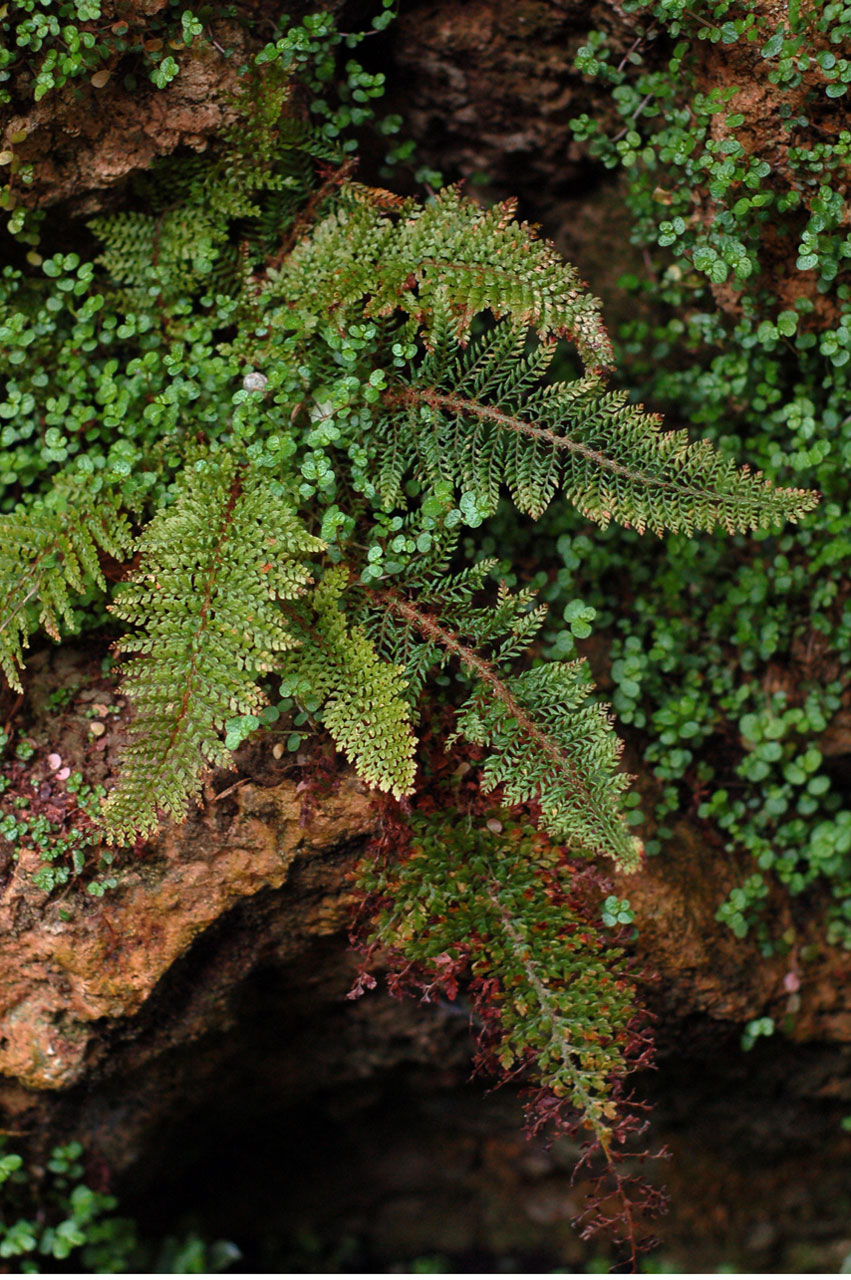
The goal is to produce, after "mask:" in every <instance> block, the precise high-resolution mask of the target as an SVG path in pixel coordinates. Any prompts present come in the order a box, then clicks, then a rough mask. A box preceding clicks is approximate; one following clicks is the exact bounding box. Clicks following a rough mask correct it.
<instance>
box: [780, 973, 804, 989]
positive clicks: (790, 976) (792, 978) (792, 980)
mask: <svg viewBox="0 0 851 1280" xmlns="http://www.w3.org/2000/svg"><path fill="white" fill-rule="evenodd" d="M783 986H784V987H785V988H786V990H787V991H789V992H794V991H798V990H799V989H800V986H801V979H800V978H799V977H798V975H797V973H792V972H791V970H790V972H789V973H787V974H786V977H785V978H784V979H783Z"/></svg>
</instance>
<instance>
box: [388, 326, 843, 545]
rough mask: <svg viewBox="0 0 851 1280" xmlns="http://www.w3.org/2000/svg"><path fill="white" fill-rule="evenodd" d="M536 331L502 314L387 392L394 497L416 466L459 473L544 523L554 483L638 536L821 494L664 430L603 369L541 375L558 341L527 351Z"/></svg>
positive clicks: (729, 521) (458, 477)
mask: <svg viewBox="0 0 851 1280" xmlns="http://www.w3.org/2000/svg"><path fill="white" fill-rule="evenodd" d="M525 344H526V334H525V332H524V331H521V330H518V329H516V328H514V327H513V326H511V325H509V324H507V323H504V324H502V325H497V327H496V329H495V330H494V331H493V332H492V333H489V334H487V335H486V336H485V337H484V338H482V339H481V340H479V341H477V342H474V343H472V344H471V345H470V347H469V348H468V349H467V350H463V351H459V350H458V349H457V347H456V349H455V351H454V352H453V353H452V354H451V356H450V354H449V352H448V350H447V345H446V343H444V342H442V343H440V344H439V345H438V346H437V347H436V349H435V351H434V352H433V353H432V354H431V355H430V356H427V357H426V359H425V360H424V361H423V362H422V363H421V364H420V365H419V366H417V367H416V368H414V369H412V370H411V378H410V381H409V382H407V383H406V384H396V385H394V386H392V387H390V388H388V390H387V391H386V392H385V393H384V396H383V404H384V407H385V413H384V415H383V416H382V417H381V418H380V419H379V421H378V422H377V423H376V442H375V445H374V449H375V453H376V455H377V458H380V457H381V456H383V455H385V454H386V455H387V456H388V457H390V458H392V459H394V460H395V464H394V468H393V470H392V472H391V471H388V469H387V468H386V467H385V468H383V469H382V470H381V471H380V472H379V483H380V484H381V485H382V486H383V496H384V497H385V501H387V502H388V503H393V502H395V501H398V496H399V493H400V486H401V483H402V481H403V478H404V477H405V475H406V474H407V473H408V472H410V471H411V470H414V471H419V472H421V471H423V470H424V471H425V474H426V476H427V477H428V479H429V480H430V481H431V483H432V484H433V485H434V484H437V483H439V482H440V481H441V480H450V481H451V482H452V483H454V484H455V485H456V486H457V487H458V488H460V489H462V490H463V491H466V492H467V493H468V494H470V495H471V496H472V497H473V499H474V500H475V504H476V507H477V509H478V511H479V514H480V515H488V514H492V513H493V512H494V511H495V510H496V505H497V502H498V499H499V495H500V490H501V487H502V485H505V487H506V488H507V489H508V491H509V493H510V495H511V497H512V499H513V501H514V503H515V505H516V506H517V507H518V509H519V510H520V511H523V512H526V513H528V514H529V515H531V516H532V517H533V518H534V519H537V518H538V517H539V516H540V515H541V514H542V513H543V511H544V510H545V508H546V507H547V505H548V504H549V502H550V500H551V499H552V497H553V495H554V493H555V492H556V490H557V488H561V489H562V490H563V492H564V493H565V496H566V497H567V498H569V499H570V501H571V502H572V503H573V504H574V505H575V506H576V507H577V508H578V509H579V510H580V511H581V512H582V514H583V515H585V516H587V517H588V518H589V519H592V520H595V521H596V522H597V523H598V524H601V525H604V526H605V525H607V524H608V523H609V521H610V520H612V519H614V520H617V521H618V522H619V523H620V524H623V525H633V526H634V527H635V528H636V529H638V530H639V531H640V532H643V531H644V530H645V529H651V530H653V532H655V533H662V532H663V531H664V530H671V531H673V532H682V533H688V534H691V533H693V532H694V531H695V530H698V529H703V530H707V531H708V530H711V529H713V528H716V527H719V526H720V527H721V528H723V529H725V530H727V532H729V533H735V532H743V531H746V530H749V529H758V528H768V527H771V526H776V525H778V524H782V523H784V522H785V521H787V520H794V519H799V518H800V517H801V516H802V515H803V514H804V513H805V512H807V511H810V510H812V508H813V507H814V506H815V505H816V503H817V502H818V496H817V495H816V494H813V493H810V492H807V491H806V490H802V489H775V488H773V487H772V486H771V484H770V483H769V482H768V481H766V480H764V479H763V477H762V476H761V474H759V473H751V472H749V471H748V470H747V468H741V469H740V468H738V467H737V466H736V464H735V462H734V461H733V460H732V459H730V458H727V457H725V456H724V455H723V454H721V453H720V452H719V451H718V450H717V449H715V448H714V447H713V446H712V445H711V444H710V443H709V441H706V440H701V441H697V442H695V443H690V442H689V440H688V437H687V435H686V433H685V432H684V431H662V430H661V429H660V428H661V419H660V418H658V417H657V416H656V415H653V414H648V413H646V412H645V411H644V410H643V409H642V408H641V406H638V405H632V404H629V403H628V397H627V394H626V393H625V392H622V391H609V390H607V389H606V387H605V384H604V383H603V382H602V380H601V379H600V378H599V377H598V376H597V375H596V374H594V373H589V374H586V375H585V376H584V377H582V378H580V379H577V380H575V381H573V382H555V383H549V384H546V383H543V382H542V381H541V378H542V376H543V375H544V374H545V373H546V371H547V368H548V366H549V364H550V362H551V360H552V356H553V354H554V350H555V348H554V346H553V345H549V346H544V345H539V346H537V347H536V349H535V350H534V351H533V352H532V354H531V355H527V354H525V353H524V347H525Z"/></svg>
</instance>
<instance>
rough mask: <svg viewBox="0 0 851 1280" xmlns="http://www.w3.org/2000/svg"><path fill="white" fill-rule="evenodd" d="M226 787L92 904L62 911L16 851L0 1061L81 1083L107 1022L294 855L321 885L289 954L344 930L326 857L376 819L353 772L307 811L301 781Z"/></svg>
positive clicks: (81, 902) (341, 895)
mask: <svg viewBox="0 0 851 1280" xmlns="http://www.w3.org/2000/svg"><path fill="white" fill-rule="evenodd" d="M232 796H233V799H232V801H231V804H230V805H227V804H226V803H225V802H220V803H219V804H210V806H209V807H208V808H207V809H206V811H205V812H204V813H202V814H201V815H199V816H197V817H194V818H193V819H192V820H191V821H190V822H188V823H187V824H186V825H184V826H182V827H174V828H170V829H168V830H166V831H165V832H164V833H163V835H162V836H161V837H160V838H159V839H158V840H157V841H156V842H155V843H154V844H153V846H152V847H151V848H150V849H149V850H146V852H145V854H144V856H143V857H142V858H140V859H139V860H138V862H137V865H136V867H131V868H130V869H127V870H124V871H122V872H121V874H120V877H119V885H118V887H117V888H116V889H114V890H112V891H110V892H109V893H108V894H107V895H106V896H105V897H104V898H103V899H99V900H96V901H90V902H89V903H87V902H86V901H85V899H84V898H82V896H81V895H75V896H74V898H73V900H72V901H73V906H72V907H71V908H70V910H69V909H68V907H67V906H65V905H63V902H62V900H61V898H59V897H52V898H48V899H47V900H45V896H44V894H42V893H41V892H40V891H39V890H38V889H36V888H34V886H33V884H32V880H31V879H30V877H31V876H32V874H33V872H34V871H36V870H37V868H38V864H39V855H38V854H37V853H31V852H25V853H24V855H23V856H22V857H21V858H20V859H19V861H18V863H17V866H16V870H15V873H14V875H13V876H12V877H11V879H10V880H9V882H8V883H7V885H6V887H5V889H4V890H3V893H2V899H0V966H2V971H3V973H4V974H5V975H6V978H5V981H4V983H3V986H2V990H1V991H0V1073H2V1074H3V1075H5V1076H11V1077H13V1078H14V1079H16V1080H17V1081H18V1082H19V1083H20V1084H22V1085H25V1086H27V1087H28V1088H31V1089H63V1088H68V1087H69V1086H70V1085H74V1084H78V1083H79V1082H80V1081H81V1080H82V1079H83V1078H84V1076H85V1074H86V1071H87V1070H88V1069H89V1068H90V1065H91V1057H92V1054H93V1052H95V1044H96V1041H97V1040H98V1039H99V1038H100V1037H101V1036H102V1034H103V1027H104V1025H105V1024H108V1023H109V1022H114V1021H116V1020H126V1019H129V1018H132V1017H133V1016H134V1015H135V1014H137V1013H138V1012H139V1010H140V1009H141V1008H142V1006H143V1005H144V1003H145V1001H147V1000H148V998H149V997H150V996H151V994H152V992H153V991H154V990H155V988H156V986H157V984H158V983H159V982H160V981H161V980H162V979H163V978H164V976H165V975H166V974H167V973H168V972H169V971H170V970H171V968H172V967H173V965H174V964H175V963H176V962H177V961H178V960H180V959H181V957H183V956H184V955H185V954H186V953H187V952H188V951H189V949H190V947H191V946H192V944H193V943H194V941H195V940H196V939H197V938H200V937H201V936H202V935H203V934H204V933H205V932H207V931H208V930H210V929H211V928H212V927H213V926H215V925H216V924H217V923H219V922H220V921H221V919H222V918H223V917H224V916H225V915H226V914H227V913H228V911H230V910H231V908H233V907H234V906H235V905H236V904H237V903H244V902H247V901H250V900H251V899H253V898H255V897H256V896H257V895H258V894H260V893H261V892H262V891H263V890H275V889H280V888H281V886H282V885H284V884H286V883H288V882H289V881H290V880H291V877H292V875H293V868H294V864H295V863H296V862H298V864H299V875H300V876H301V877H302V880H304V878H305V877H311V876H312V877H313V879H314V880H316V881H317V882H318V884H319V885H322V888H323V890H324V892H323V893H321V894H320V895H318V896H317V895H315V894H311V895H310V898H309V900H308V901H307V902H303V903H301V904H300V905H299V906H298V908H297V910H296V912H295V914H294V916H293V917H292V918H291V919H290V920H289V922H288V923H289V931H288V940H287V947H288V949H289V953H290V954H291V955H297V954H298V952H299V950H300V949H301V948H303V947H304V945H305V943H306V941H307V939H316V938H322V937H325V936H327V935H328V934H329V933H330V934H333V933H339V932H340V931H341V930H342V929H344V928H345V924H346V919H347V914H346V913H347V905H348V898H347V894H346V891H345V887H344V885H343V884H341V883H340V880H339V873H337V874H336V875H335V874H334V872H333V871H330V872H329V870H328V868H327V861H328V855H330V854H332V853H333V852H334V851H337V850H339V849H340V848H341V846H346V845H348V846H349V847H354V846H355V844H356V842H358V841H361V842H362V840H363V837H364V836H365V835H367V834H368V833H369V832H370V831H371V830H372V829H373V827H374V819H373V817H372V813H371V809H370V803H369V798H368V796H367V795H366V794H365V792H364V788H363V787H362V786H361V784H360V783H359V782H358V781H357V779H355V778H353V777H352V776H351V775H350V774H344V775H343V776H342V777H341V778H340V779H339V780H338V785H337V787H336V789H335V790H334V792H332V793H331V794H329V795H328V796H327V797H325V798H324V799H323V802H322V805H321V808H320V809H318V810H316V811H315V812H314V813H313V814H312V815H311V817H310V819H309V820H308V821H307V822H306V823H302V822H301V821H300V817H301V811H302V802H301V797H300V796H299V794H298V784H297V783H296V782H295V781H284V782H281V783H279V784H278V785H277V786H272V787H267V788H259V787H256V786H252V785H251V784H246V785H245V786H242V787H239V788H238V789H237V791H235V792H234V793H232ZM333 861H334V860H333V858H332V859H331V862H332V864H333ZM323 865H325V879H326V881H327V883H325V884H322V871H321V870H318V868H320V867H322V866H323ZM287 947H284V948H283V954H279V959H280V960H281V961H282V962H283V961H284V960H285V959H286V954H287ZM252 959H256V957H252ZM236 976H237V975H236V974H235V973H233V972H231V973H230V974H229V975H228V977H229V980H230V981H231V982H233V981H235V979H236Z"/></svg>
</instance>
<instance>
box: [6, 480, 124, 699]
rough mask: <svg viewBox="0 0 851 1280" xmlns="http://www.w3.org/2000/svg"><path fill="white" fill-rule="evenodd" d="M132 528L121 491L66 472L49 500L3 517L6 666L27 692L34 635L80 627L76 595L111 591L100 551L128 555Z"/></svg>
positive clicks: (117, 556)
mask: <svg viewBox="0 0 851 1280" xmlns="http://www.w3.org/2000/svg"><path fill="white" fill-rule="evenodd" d="M130 542H131V535H130V526H129V524H128V522H127V518H126V516H125V515H124V514H123V513H122V512H121V510H120V500H119V498H118V496H117V495H116V494H115V493H114V492H112V491H111V490H109V489H100V490H99V489H98V486H97V485H96V484H94V483H93V481H92V477H90V476H88V475H85V476H83V475H80V476H65V477H62V478H61V479H60V480H58V481H57V482H56V483H55V485H54V488H53V490H52V491H51V492H50V493H49V494H47V495H46V496H45V497H44V498H42V499H39V500H37V501H36V502H32V503H30V505H29V506H28V507H19V508H18V509H17V510H16V511H15V512H13V513H12V514H11V515H6V516H0V670H2V671H3V673H4V674H5V676H6V678H7V680H8V681H9V684H10V685H11V686H12V688H13V689H17V690H18V691H20V690H21V689H22V686H21V681H20V676H19V674H18V671H19V669H20V668H21V667H22V666H23V650H24V649H25V648H26V647H27V646H28V644H29V637H30V636H31V635H32V633H33V632H34V631H36V630H38V628H39V627H41V628H43V629H44V630H45V631H46V632H47V634H48V635H49V636H52V637H53V639H54V640H58V639H59V638H60V626H61V625H65V626H67V627H72V626H73V623H74V618H73V614H72V611H71V594H72V593H76V594H81V593H82V592H84V591H86V590H88V589H90V588H91V587H97V588H99V589H100V590H101V591H106V580H105V578H104V576H103V573H102V571H101V567H100V564H99V561H98V553H99V551H105V552H106V553H107V554H108V555H111V556H113V557H115V559H122V558H123V556H124V554H125V552H126V550H127V548H128V547H129V546H130Z"/></svg>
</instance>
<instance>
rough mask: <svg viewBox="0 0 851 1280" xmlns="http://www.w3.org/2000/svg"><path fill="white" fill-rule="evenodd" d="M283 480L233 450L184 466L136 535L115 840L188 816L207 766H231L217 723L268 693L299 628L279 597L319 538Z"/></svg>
mask: <svg viewBox="0 0 851 1280" xmlns="http://www.w3.org/2000/svg"><path fill="white" fill-rule="evenodd" d="M279 490H280V486H278V485H276V484H275V483H274V482H272V481H271V480H269V479H267V478H265V477H263V476H259V475H256V474H253V473H252V472H250V471H249V472H247V473H245V472H242V471H241V470H240V469H239V468H237V467H236V465H235V464H234V463H233V461H232V460H230V459H229V458H228V457H223V458H220V459H218V460H209V461H208V462H207V463H206V464H205V465H203V468H202V469H201V470H199V469H197V467H196V468H194V469H191V470H189V471H188V472H186V473H184V475H183V476H182V478H181V481H180V487H179V494H178V498H177V501H176V502H175V504H174V506H172V507H168V508H166V509H165V510H162V511H160V512H159V513H158V514H157V515H156V516H155V517H154V519H153V521H152V522H151V524H150V525H148V527H147V529H146V530H145V531H144V532H143V534H142V536H141V537H140V539H139V543H138V549H139V551H140V552H141V561H140V564H139V567H138V569H136V570H135V571H134V573H133V575H132V577H131V578H130V580H129V581H128V582H126V583H124V584H122V586H121V587H120V588H119V590H118V592H117V593H116V599H115V603H114V604H113V605H112V606H111V610H112V612H113V613H114V614H115V615H116V616H117V617H119V618H121V619H122V620H123V621H125V622H128V623H130V624H131V625H132V626H134V627H137V628H138V631H137V632H136V633H135V634H131V635H129V636H127V637H126V638H125V639H123V640H121V641H120V642H119V644H118V645H117V646H116V647H117V649H118V651H119V652H128V651H131V652H135V653H136V654H138V655H140V656H137V657H134V658H131V659H130V660H129V661H128V662H126V663H125V664H124V665H123V684H122V688H123V691H124V693H125V694H126V695H127V697H128V698H129V699H130V700H131V702H132V703H133V706H134V710H135V716H134V719H133V722H132V726H131V730H130V740H129V742H128V744H127V745H126V747H125V748H124V750H123V753H122V757H121V776H120V779H119V783H118V786H117V788H116V789H115V790H114V791H113V792H112V793H111V794H110V796H109V798H108V801H107V804H106V806H105V809H104V815H103V820H104V825H105V829H106V833H107V838H108V840H109V841H110V842H120V841H124V840H127V839H129V838H130V837H132V836H134V835H136V834H137V833H139V834H142V835H147V834H148V833H149V832H150V831H152V830H153V828H154V827H155V826H156V824H157V811H158V810H159V809H162V810H163V811H164V812H165V813H167V814H169V815H170V816H172V817H175V818H178V819H179V818H182V817H183V816H184V815H185V813H186V810H187V806H188V804H189V801H190V800H191V799H192V798H193V797H195V796H196V795H197V794H198V792H199V789H200V779H201V774H202V771H203V769H204V766H205V765H219V766H223V765H227V764H230V762H231V756H230V752H229V751H228V750H227V749H226V748H225V746H224V745H223V743H222V741H221V738H220V731H221V729H222V728H223V726H224V722H225V720H226V719H227V718H228V716H231V715H247V714H251V713H253V712H255V711H257V710H258V709H259V708H260V707H261V706H262V705H263V704H264V702H265V701H266V699H265V696H264V694H263V693H262V691H261V689H260V688H259V686H258V684H257V679H258V677H259V676H260V675H261V674H262V673H264V672H266V671H268V670H270V669H271V668H272V666H273V665H274V664H275V663H276V661H277V660H278V659H277V657H276V655H278V654H279V653H280V652H281V651H283V650H285V649H288V648H290V647H291V646H292V645H293V644H294V643H295V640H294V637H293V635H292V634H291V632H290V630H289V629H288V627H287V626H286V625H285V618H284V616H283V614H282V612H281V609H280V606H279V604H278V601H280V600H295V599H297V598H298V597H299V596H300V595H303V594H304V591H305V590H306V588H307V585H308V584H309V582H310V580H311V579H310V573H309V571H308V568H307V566H306V565H305V563H304V562H303V561H304V559H305V558H306V557H307V556H310V555H311V554H313V553H315V552H317V551H319V550H321V549H322V546H323V544H322V543H321V542H320V541H319V539H318V538H314V537H312V536H311V535H310V534H308V533H307V532H306V530H305V529H304V526H303V525H302V523H301V521H300V520H299V519H298V517H297V516H296V515H295V513H294V512H293V510H292V508H291V507H290V506H289V505H288V504H287V503H286V502H284V501H283V500H282V498H281V496H280V492H279Z"/></svg>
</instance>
